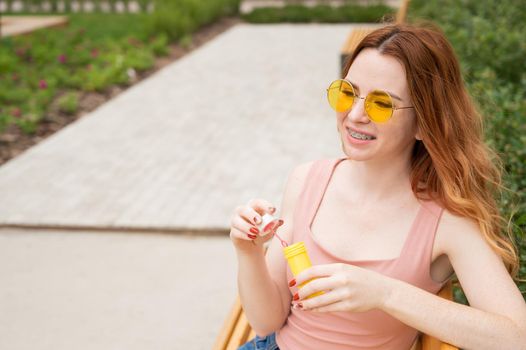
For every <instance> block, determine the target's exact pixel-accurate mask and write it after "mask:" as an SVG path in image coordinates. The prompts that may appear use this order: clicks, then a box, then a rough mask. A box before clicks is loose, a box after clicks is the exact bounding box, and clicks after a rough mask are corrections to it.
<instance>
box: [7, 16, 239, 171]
mask: <svg viewBox="0 0 526 350" xmlns="http://www.w3.org/2000/svg"><path fill="white" fill-rule="evenodd" d="M241 22H243V20H242V19H240V18H239V17H224V18H221V19H220V20H218V21H216V22H214V23H212V24H210V25H207V26H205V27H202V28H201V29H199V30H198V31H197V32H195V33H194V34H192V43H191V44H190V45H189V46H188V47H183V46H181V45H179V44H171V45H170V47H169V54H168V55H167V56H164V57H159V58H157V59H156V61H155V65H154V67H152V68H151V69H149V70H147V71H144V72H138V73H137V76H136V78H135V80H134V82H133V84H130V85H128V86H112V87H110V88H109V89H107V90H106V91H104V92H103V93H99V92H85V93H81V95H80V96H79V105H78V109H77V111H76V112H75V114H74V115H68V114H65V113H62V112H61V111H59V109H58V108H57V104H56V101H58V98H59V97H60V94H58V95H57V96H56V97H55V99H54V102H53V103H51V106H50V108H49V111H48V113H47V114H46V116H45V118H44V119H43V120H42V121H41V122H39V124H38V126H37V129H36V131H35V132H34V133H33V134H26V133H24V132H23V131H22V130H21V129H20V128H19V127H18V126H16V125H10V126H9V127H7V129H6V130H4V132H2V133H1V134H0V165H2V164H4V163H6V162H7V161H8V160H10V159H13V158H15V157H16V156H17V155H19V154H20V153H22V152H24V151H25V150H27V149H28V148H30V147H31V146H33V145H35V144H37V143H39V142H40V141H42V140H44V139H45V138H47V137H49V136H50V135H53V134H54V133H55V132H57V131H59V130H60V129H62V128H63V127H65V126H66V125H68V124H70V123H72V122H74V121H75V120H77V119H79V118H82V117H83V116H84V115H86V114H88V113H89V112H91V111H93V110H94V109H96V108H97V107H98V106H100V105H101V104H103V103H105V102H107V101H108V100H110V99H112V98H114V97H115V96H117V95H118V94H120V93H121V92H123V91H124V90H126V89H128V88H129V87H131V86H133V85H134V84H137V83H138V82H140V81H141V80H143V79H145V78H147V77H148V76H150V75H152V74H153V73H155V72H157V71H158V70H160V69H161V68H163V67H165V66H167V65H168V64H170V63H173V62H174V61H176V60H177V59H179V58H180V57H182V56H184V55H186V54H187V53H189V52H191V51H193V50H195V49H197V48H198V47H200V46H201V45H203V44H204V43H206V42H208V41H209V40H211V39H213V38H214V37H215V36H217V35H219V34H221V33H223V32H224V31H226V30H227V29H229V28H231V27H232V26H234V25H236V24H238V23H241Z"/></svg>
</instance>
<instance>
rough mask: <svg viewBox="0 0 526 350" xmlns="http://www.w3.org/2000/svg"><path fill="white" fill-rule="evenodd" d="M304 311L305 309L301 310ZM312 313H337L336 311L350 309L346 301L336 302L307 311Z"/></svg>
mask: <svg viewBox="0 0 526 350" xmlns="http://www.w3.org/2000/svg"><path fill="white" fill-rule="evenodd" d="M303 309H304V310H305V308H303ZM307 310H309V311H312V312H337V311H350V310H352V307H351V306H349V302H348V301H338V302H335V303H332V304H328V305H324V306H320V307H316V308H311V309H307Z"/></svg>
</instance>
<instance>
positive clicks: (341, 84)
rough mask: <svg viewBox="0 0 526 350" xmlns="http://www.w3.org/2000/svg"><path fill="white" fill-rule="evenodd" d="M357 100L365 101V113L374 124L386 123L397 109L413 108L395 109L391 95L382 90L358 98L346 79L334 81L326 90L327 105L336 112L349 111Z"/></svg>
mask: <svg viewBox="0 0 526 350" xmlns="http://www.w3.org/2000/svg"><path fill="white" fill-rule="evenodd" d="M357 98H359V99H365V112H366V113H367V116H368V117H369V119H370V120H371V121H373V122H375V123H385V122H387V121H388V120H389V119H390V118H391V116H392V115H393V112H394V111H395V110H397V109H406V108H414V107H413V106H409V107H395V105H394V103H393V98H392V97H391V95H389V93H388V92H386V91H382V90H373V91H371V92H370V93H368V94H367V96H365V97H361V96H358V94H356V90H355V89H354V87H353V85H352V84H351V82H350V81H348V80H346V79H338V80H335V81H333V82H332V83H331V85H330V86H329V87H328V88H327V99H328V100H329V105H330V106H331V107H332V109H334V110H335V111H336V112H345V111H347V110H349V109H351V108H352V107H353V105H354V102H355V101H356V99H357Z"/></svg>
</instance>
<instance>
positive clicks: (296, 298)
mask: <svg viewBox="0 0 526 350" xmlns="http://www.w3.org/2000/svg"><path fill="white" fill-rule="evenodd" d="M299 299H300V296H299V295H298V293H296V294H294V297H293V298H292V300H294V301H296V300H299Z"/></svg>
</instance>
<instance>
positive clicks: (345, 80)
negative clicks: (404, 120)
mask: <svg viewBox="0 0 526 350" xmlns="http://www.w3.org/2000/svg"><path fill="white" fill-rule="evenodd" d="M337 81H342V82H345V83H347V84H349V86H350V87H351V89H352V91H353V93H354V96H355V98H353V102H352V104H351V106H350V107H349V108H348V109H346V110H345V111H342V112H339V113H343V112H347V111H349V110H351V109H352V108H353V107H354V105H355V104H356V101H357V100H356V97H357V98H358V99H360V100H366V99H367V97H369V96H370V95H371V94H372V93H374V92H375V91H377V92H380V93H382V94H385V95H387V97H389V99H390V100H391V104H392V107H391V114H390V115H389V118H387V119H386V120H385V121H383V122H381V121H376V120H373V119H372V118H371V116H370V115H369V111H367V109H366V108H364V110H365V113H366V114H367V118H369V120H370V121H372V122H374V123H386V122H388V121H389V119H391V118H392V117H393V113H394V111H396V110H398V109H407V108H415V107H414V106H407V107H396V106H395V103H394V100H393V97H392V96H391V95H390V94H389V93H388V92H387V91H384V90H378V89H375V90H373V91H371V92H369V93H368V94H367V95H366V96H363V97H362V96H359V95H358V94H357V93H356V88H355V87H354V85H353V84H352V83H351V82H350V81H349V80H347V79H336V80H334V81H332V82H331V83H330V84H329V87H328V88H327V89H326V91H327V101H328V102H329V106H331V108H332V109H333V110H334V108H333V107H332V105H331V101H330V100H329V89H330V87H331V86H332V84H334V83H335V82H337ZM336 112H337V111H336Z"/></svg>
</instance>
